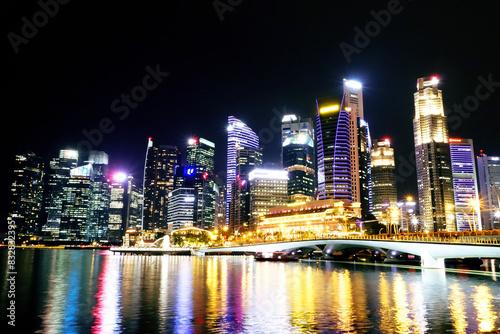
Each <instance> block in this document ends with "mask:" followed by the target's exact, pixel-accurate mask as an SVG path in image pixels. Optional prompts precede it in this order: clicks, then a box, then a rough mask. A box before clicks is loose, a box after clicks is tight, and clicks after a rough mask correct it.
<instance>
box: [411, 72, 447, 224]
mask: <svg viewBox="0 0 500 334" xmlns="http://www.w3.org/2000/svg"><path fill="white" fill-rule="evenodd" d="M438 83H439V80H438V78H437V77H430V78H419V79H418V80H417V92H415V94H414V101H415V118H414V120H413V131H414V140H415V159H416V167H417V186H418V200H419V208H420V214H421V215H423V222H424V228H425V230H426V232H434V231H455V230H456V223H455V219H454V218H455V210H454V195H453V182H452V177H453V175H452V170H451V159H450V145H449V143H448V129H447V128H446V116H445V115H444V109H443V98H442V92H441V90H439V89H438Z"/></svg>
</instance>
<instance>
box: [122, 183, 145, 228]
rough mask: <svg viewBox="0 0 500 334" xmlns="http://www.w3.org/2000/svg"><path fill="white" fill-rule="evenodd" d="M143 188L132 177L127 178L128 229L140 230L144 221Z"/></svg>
mask: <svg viewBox="0 0 500 334" xmlns="http://www.w3.org/2000/svg"><path fill="white" fill-rule="evenodd" d="M142 203H143V200H142V186H141V185H140V184H139V183H138V180H137V179H134V178H133V176H132V175H129V176H128V177H127V205H126V207H127V222H126V226H125V231H126V230H128V229H133V230H140V229H141V221H142Z"/></svg>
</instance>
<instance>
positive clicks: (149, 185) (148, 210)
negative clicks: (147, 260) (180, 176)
mask: <svg viewBox="0 0 500 334" xmlns="http://www.w3.org/2000/svg"><path fill="white" fill-rule="evenodd" d="M177 163H178V150H177V147H176V146H170V145H157V146H155V145H153V141H152V140H151V138H150V139H149V142H148V150H147V158H146V165H145V171H144V208H143V210H144V217H143V229H145V230H153V229H155V228H167V203H168V193H169V192H170V191H172V190H173V188H174V171H175V167H176V166H177Z"/></svg>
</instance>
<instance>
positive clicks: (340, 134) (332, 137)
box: [316, 97, 352, 201]
mask: <svg viewBox="0 0 500 334" xmlns="http://www.w3.org/2000/svg"><path fill="white" fill-rule="evenodd" d="M316 107H317V112H318V113H317V116H316V154H317V169H318V172H317V173H318V196H317V197H318V199H320V200H323V199H347V200H349V201H351V200H352V191H351V187H352V184H351V175H352V174H351V140H350V126H349V124H350V117H351V116H350V114H349V111H348V110H346V107H344V106H343V105H342V100H341V98H335V97H333V98H324V99H318V100H316Z"/></svg>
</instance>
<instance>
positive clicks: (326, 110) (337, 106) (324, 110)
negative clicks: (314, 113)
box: [319, 104, 340, 114]
mask: <svg viewBox="0 0 500 334" xmlns="http://www.w3.org/2000/svg"><path fill="white" fill-rule="evenodd" d="M339 109H340V106H339V105H338V104H336V105H334V106H330V107H324V108H321V109H320V110H319V113H320V114H323V113H326V112H330V111H338V110H339Z"/></svg>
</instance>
